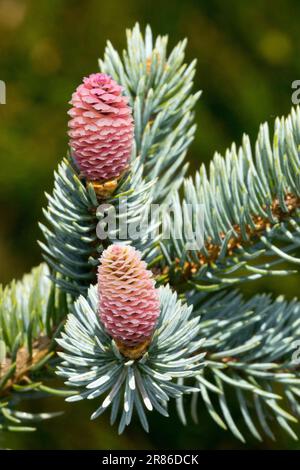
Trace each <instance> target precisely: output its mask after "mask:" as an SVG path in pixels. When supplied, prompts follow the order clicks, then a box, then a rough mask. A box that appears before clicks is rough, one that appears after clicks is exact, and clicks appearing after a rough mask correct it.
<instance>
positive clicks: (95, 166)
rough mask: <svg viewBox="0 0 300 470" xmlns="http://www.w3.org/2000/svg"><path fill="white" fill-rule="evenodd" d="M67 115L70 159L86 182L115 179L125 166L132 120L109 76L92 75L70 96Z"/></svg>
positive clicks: (129, 153) (120, 88)
mask: <svg viewBox="0 0 300 470" xmlns="http://www.w3.org/2000/svg"><path fill="white" fill-rule="evenodd" d="M70 103H71V104H72V105H73V107H72V108H71V109H70V110H69V111H68V114H69V115H70V116H71V119H70V121H69V128H70V130H69V132H68V134H69V136H70V146H71V150H72V155H73V157H74V159H75V161H76V163H77V165H78V167H79V169H80V171H81V173H82V174H83V175H84V176H85V177H86V178H87V179H88V180H90V181H94V180H97V181H101V180H110V179H113V178H116V177H118V176H119V175H120V174H121V173H122V171H123V170H124V169H125V168H126V166H127V165H128V162H129V159H130V156H131V149H132V142H133V119H132V115H131V109H130V107H129V106H128V98H127V97H125V96H123V95H122V87H121V86H120V85H118V84H117V83H116V82H115V81H114V80H113V79H112V78H111V77H110V76H109V75H106V74H104V73H94V74H92V75H90V76H89V77H85V78H84V79H83V83H82V84H81V85H79V86H78V87H77V89H76V91H75V93H73V95H72V99H71V101H70Z"/></svg>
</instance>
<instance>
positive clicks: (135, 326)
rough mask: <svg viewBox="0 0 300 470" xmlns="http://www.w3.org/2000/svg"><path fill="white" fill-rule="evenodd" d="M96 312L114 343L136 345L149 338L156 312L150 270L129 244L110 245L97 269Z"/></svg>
mask: <svg viewBox="0 0 300 470" xmlns="http://www.w3.org/2000/svg"><path fill="white" fill-rule="evenodd" d="M98 292H99V315H100V319H101V321H102V323H103V324H104V326H105V329H106V331H107V332H108V333H109V334H110V336H112V338H114V339H115V340H116V341H117V343H121V344H122V345H124V346H126V347H129V348H131V347H133V348H134V347H136V346H138V345H140V344H142V343H145V342H147V341H149V340H150V339H151V336H152V334H153V330H154V328H155V325H156V322H157V319H158V316H159V313H160V307H159V299H158V293H157V291H156V289H155V287H154V280H153V275H152V272H151V271H149V270H147V268H146V263H145V262H144V261H141V254H140V253H139V252H138V251H137V250H135V249H134V248H132V247H131V246H123V245H111V246H110V247H109V248H107V250H105V251H104V252H103V254H102V257H101V264H100V266H99V271H98Z"/></svg>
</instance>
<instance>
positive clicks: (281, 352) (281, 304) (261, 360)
mask: <svg viewBox="0 0 300 470" xmlns="http://www.w3.org/2000/svg"><path fill="white" fill-rule="evenodd" d="M189 301H190V302H191V303H192V304H193V305H194V315H196V316H197V315H200V317H201V320H200V331H199V335H200V336H201V337H206V341H205V343H204V344H203V350H204V351H205V352H206V353H207V355H206V363H205V368H204V369H202V370H201V371H200V373H199V375H198V376H197V379H196V380H197V383H198V386H199V389H200V393H198V394H196V393H194V396H193V400H192V401H191V412H192V416H193V419H194V420H195V421H196V422H197V408H198V406H199V401H201V405H202V406H203V405H204V406H205V407H206V408H207V411H208V412H209V414H210V416H211V417H212V419H213V420H214V421H215V422H216V423H217V424H218V425H219V426H220V427H222V428H223V429H229V430H230V431H231V432H232V433H233V434H234V435H235V436H236V437H237V438H238V439H240V440H241V441H243V442H245V438H244V436H243V434H242V432H241V431H240V429H239V428H238V425H237V424H236V414H237V410H238V411H239V412H240V413H241V416H242V418H243V421H244V424H245V427H246V429H247V430H248V431H250V433H251V434H252V435H253V436H254V437H255V438H256V439H258V440H262V436H261V431H260V430H259V428H261V430H262V431H263V432H264V433H265V434H266V435H267V436H268V437H270V438H271V439H275V436H274V434H273V432H272V428H273V426H271V427H270V422H271V423H272V422H277V424H278V425H279V426H280V427H281V428H282V429H284V430H285V431H286V432H287V433H288V434H289V435H290V436H291V437H292V438H293V439H298V437H297V434H296V433H295V431H294V430H293V429H292V427H291V424H294V423H297V420H298V418H299V416H300V403H299V397H300V394H299V385H300V369H299V362H297V360H295V359H294V353H295V351H296V345H297V344H298V343H299V339H300V317H299V313H300V303H299V301H298V300H296V299H295V300H292V301H290V302H288V301H286V300H285V299H284V298H283V297H282V296H280V297H278V298H277V299H275V300H272V298H271V296H270V295H265V294H262V295H256V296H254V297H252V298H251V299H250V300H247V301H246V300H244V299H243V297H242V296H241V294H239V293H238V292H234V291H233V292H227V293H224V292H218V293H216V294H213V295H210V296H209V298H208V299H207V300H204V301H202V300H201V295H200V298H199V294H192V295H191V297H190V298H189ZM232 397H234V398H232ZM197 402H198V403H197ZM233 402H234V403H235V406H233ZM178 408H179V411H180V415H181V416H182V418H183V420H185V414H184V409H183V405H182V402H179V403H178ZM231 408H234V409H236V408H237V410H235V411H232V410H231Z"/></svg>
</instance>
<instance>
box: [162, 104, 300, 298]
mask: <svg viewBox="0 0 300 470" xmlns="http://www.w3.org/2000/svg"><path fill="white" fill-rule="evenodd" d="M299 145H300V110H299V108H297V109H292V111H291V114H290V115H289V116H288V117H287V118H281V119H276V121H275V129H274V135H273V137H272V139H271V138H270V135H269V127H268V124H267V123H265V124H263V125H261V127H260V131H259V134H258V138H257V141H256V144H255V150H252V149H251V145H250V141H249V138H248V137H247V136H246V135H245V136H244V138H243V143H242V146H241V147H240V148H239V149H237V148H236V146H235V144H233V145H232V147H231V149H230V150H227V152H226V155H225V157H222V156H221V155H219V154H215V156H214V158H213V160H212V162H211V163H210V169H209V174H207V172H206V169H205V166H204V165H202V167H201V168H200V171H199V172H198V173H196V176H195V178H194V181H193V180H192V179H191V178H187V179H185V181H184V199H183V201H182V202H181V201H180V199H179V196H178V194H177V195H175V196H174V197H173V209H174V216H172V215H170V216H169V219H168V220H169V222H168V227H167V228H168V230H169V231H170V233H171V240H170V241H168V240H167V241H166V242H165V244H164V245H163V246H162V250H163V252H164V255H165V259H166V261H167V265H168V266H169V268H168V270H169V278H170V282H172V284H173V282H175V283H176V282H178V281H176V278H178V277H179V279H181V282H182V279H184V280H186V281H187V283H188V284H190V285H194V286H195V287H196V289H199V290H207V291H214V290H219V289H222V288H225V287H228V286H230V285H233V284H236V283H239V282H243V281H248V280H253V279H259V278H261V277H263V276H266V275H288V274H291V272H292V271H291V270H288V269H285V267H280V269H278V268H277V269H276V266H277V265H278V264H283V263H288V264H289V265H294V266H295V267H297V266H298V265H299V264H300V258H299V245H300V237H299V233H300V225H299V215H300V173H299V168H300V157H299ZM187 207H190V208H192V210H191V211H190V212H188V211H187V210H186V208H187ZM199 207H200V209H199ZM201 210H202V211H203V222H204V243H203V246H202V247H201V248H199V250H195V251H190V252H188V251H187V250H186V249H185V246H186V242H187V241H188V240H187V236H186V233H185V231H184V229H183V222H182V221H183V220H185V223H186V224H188V225H189V226H191V227H193V229H194V233H195V230H197V224H198V223H199V221H198V220H197V219H198V217H199V211H201ZM172 279H173V280H172Z"/></svg>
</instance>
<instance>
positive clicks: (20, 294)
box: [0, 264, 67, 431]
mask: <svg viewBox="0 0 300 470" xmlns="http://www.w3.org/2000/svg"><path fill="white" fill-rule="evenodd" d="M48 276H49V269H48V267H47V266H46V265H45V264H42V265H40V266H39V267H37V268H35V269H33V270H32V272H31V273H30V274H26V275H25V276H24V277H23V279H22V280H21V281H17V282H15V281H13V282H12V283H11V284H10V285H8V286H7V287H5V288H2V287H1V289H0V430H1V429H2V430H19V431H26V430H28V431H30V430H34V428H33V427H32V426H27V425H26V424H27V423H31V424H32V423H33V422H35V421H40V420H41V419H48V418H51V417H54V416H56V415H57V414H59V413H41V414H30V413H25V412H20V411H17V410H15V405H16V404H17V403H18V402H19V401H20V400H21V397H23V396H27V397H28V395H30V394H32V395H34V394H36V393H37V392H38V393H47V394H49V393H62V394H65V392H60V391H57V390H55V389H51V388H49V387H47V386H46V385H45V383H44V381H45V379H46V378H47V375H49V374H48V373H47V370H46V369H47V365H48V364H50V363H51V361H52V360H53V358H54V355H55V353H54V344H55V343H54V342H53V338H54V337H55V333H56V330H57V326H59V324H60V323H61V321H62V319H63V318H64V316H65V315H66V311H67V304H66V299H65V296H64V295H63V294H62V293H60V292H59V291H58V290H57V289H55V287H54V285H53V284H52V282H51V281H50V280H49V277H48ZM48 369H49V368H48ZM41 372H42V373H41Z"/></svg>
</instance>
